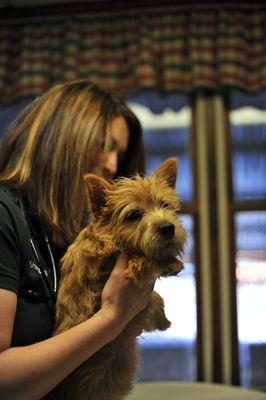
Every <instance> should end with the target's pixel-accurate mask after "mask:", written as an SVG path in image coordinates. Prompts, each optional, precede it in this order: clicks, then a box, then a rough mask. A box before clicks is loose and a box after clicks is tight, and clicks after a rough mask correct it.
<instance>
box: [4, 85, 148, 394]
mask: <svg viewBox="0 0 266 400" xmlns="http://www.w3.org/2000/svg"><path fill="white" fill-rule="evenodd" d="M143 164H144V161H143V144H142V133H141V127H140V124H139V122H138V120H137V118H136V117H135V116H134V114H133V113H132V112H131V111H130V110H129V109H128V107H127V106H126V105H125V103H124V102H123V101H122V100H121V99H120V98H119V97H117V96H114V95H112V94H109V93H108V92H106V91H104V90H102V89H101V88H99V87H98V86H96V85H94V84H93V83H91V82H88V81H86V80H81V81H76V82H71V83H67V84H62V85H57V86H55V87H54V88H52V89H51V90H49V91H48V92H47V93H46V94H44V95H43V96H41V97H40V98H39V99H37V100H36V101H35V102H33V103H32V104H31V105H30V106H29V107H28V108H27V109H26V110H25V111H24V112H23V113H22V115H21V116H20V117H19V118H18V120H17V121H16V122H15V124H14V125H13V126H12V127H11V128H10V130H9V132H8V133H7V134H6V135H5V137H4V139H3V141H2V144H1V147H0V184H1V189H0V327H1V329H0V396H1V399H2V400H4V399H9V400H11V399H12V400H15V399H19V400H23V399H27V400H30V399H40V398H42V397H43V396H45V395H46V394H47V393H48V392H49V391H50V390H51V389H52V388H54V387H55V386H56V385H57V384H58V383H59V382H60V381H61V380H63V379H64V378H65V377H66V376H67V375H68V374H69V373H70V372H72V371H73V370H74V369H75V368H76V367H77V366H79V365H80V364H81V363H82V362H84V361H85V360H86V359H87V358H89V357H90V356H91V355H92V354H94V353H95V352H96V351H97V350H99V349H100V348H101V347H102V346H104V345H105V344H107V343H108V342H110V341H111V340H112V339H113V338H115V337H116V336H117V335H118V334H119V333H120V332H121V330H122V329H123V328H124V327H125V326H126V324H127V323H128V322H129V321H130V320H131V319H132V318H133V317H134V316H135V315H136V314H137V313H138V312H140V311H141V310H142V309H143V308H144V307H145V306H146V304H147V302H148V301H149V298H150V293H151V291H152V287H153V282H147V284H146V286H145V288H144V289H142V290H140V289H139V288H137V287H136V286H135V285H134V284H133V283H132V282H130V281H128V280H127V279H126V278H125V276H124V268H125V266H126V263H127V259H126V256H124V255H121V256H120V257H119V258H118V260H117V262H116V264H115V267H114V270H113V272H112V274H111V276H110V278H109V280H108V281H107V283H106V285H105V288H104V290H103V293H102V307H101V309H100V310H99V312H97V313H96V314H95V315H94V316H93V317H92V318H91V319H89V320H88V321H86V322H84V323H82V324H80V325H78V326H76V327H74V328H72V329H70V330H69V331H67V332H64V333H62V334H59V335H57V336H55V337H52V332H53V328H54V315H55V314H54V303H55V298H56V292H57V288H58V281H59V279H60V277H59V275H60V270H59V260H60V258H61V256H62V254H63V253H64V251H65V250H66V248H67V246H68V245H69V244H70V243H71V242H72V241H73V239H74V238H75V236H76V235H77V233H78V232H79V231H80V230H81V229H82V228H84V226H85V225H86V224H87V223H88V221H89V215H88V212H87V207H86V195H85V191H84V187H83V180H82V177H83V175H84V174H85V173H87V172H91V171H93V172H95V173H96V174H99V175H102V176H105V177H106V178H114V177H115V176H116V175H131V174H132V173H134V172H135V171H138V172H142V171H143Z"/></svg>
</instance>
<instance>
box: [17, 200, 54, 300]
mask: <svg viewBox="0 0 266 400" xmlns="http://www.w3.org/2000/svg"><path fill="white" fill-rule="evenodd" d="M19 205H20V209H21V212H22V214H23V216H24V219H25V222H26V223H27V220H26V216H25V210H24V204H23V202H22V200H21V198H19ZM44 238H45V243H46V246H47V250H48V253H49V257H50V260H51V264H52V272H53V274H52V275H53V287H52V288H51V284H50V282H49V280H48V272H47V270H46V269H45V268H44V267H43V262H42V260H41V257H40V255H39V252H38V250H37V248H36V246H35V244H34V241H33V238H32V236H31V234H30V245H31V248H32V250H33V252H34V254H35V257H36V260H37V261H38V264H39V268H40V270H41V274H42V276H43V278H44V281H45V283H46V286H47V288H48V289H49V291H50V292H51V294H52V297H53V298H55V295H56V292H57V272H56V266H55V260H54V256H53V252H52V249H51V245H50V242H49V239H48V236H47V235H45V236H44Z"/></svg>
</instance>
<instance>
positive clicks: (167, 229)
mask: <svg viewBox="0 0 266 400" xmlns="http://www.w3.org/2000/svg"><path fill="white" fill-rule="evenodd" d="M158 231H159V233H160V234H161V235H162V236H163V237H164V238H165V239H172V237H173V236H174V234H175V226H174V224H172V223H171V222H162V223H161V224H160V225H159V226H158Z"/></svg>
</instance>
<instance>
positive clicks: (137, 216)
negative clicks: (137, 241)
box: [125, 210, 142, 221]
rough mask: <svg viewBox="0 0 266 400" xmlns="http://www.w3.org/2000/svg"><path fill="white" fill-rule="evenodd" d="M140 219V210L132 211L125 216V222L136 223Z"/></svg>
mask: <svg viewBox="0 0 266 400" xmlns="http://www.w3.org/2000/svg"><path fill="white" fill-rule="evenodd" d="M141 217H142V212H141V211H140V210H132V211H130V212H129V213H128V214H127V216H126V218H125V219H126V221H136V220H137V219H140V218H141Z"/></svg>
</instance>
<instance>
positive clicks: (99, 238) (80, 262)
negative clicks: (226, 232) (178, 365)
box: [47, 159, 185, 400]
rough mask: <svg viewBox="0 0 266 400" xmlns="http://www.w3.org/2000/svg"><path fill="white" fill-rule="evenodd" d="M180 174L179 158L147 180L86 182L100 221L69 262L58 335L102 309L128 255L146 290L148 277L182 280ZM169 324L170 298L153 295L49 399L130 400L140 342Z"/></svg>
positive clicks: (130, 274) (68, 256) (59, 302)
mask: <svg viewBox="0 0 266 400" xmlns="http://www.w3.org/2000/svg"><path fill="white" fill-rule="evenodd" d="M176 175H177V164H176V160H175V159H168V160H166V161H165V162H164V163H162V164H161V165H160V167H159V168H158V169H157V170H156V171H155V172H154V173H153V174H152V175H151V176H148V177H145V178H141V177H140V176H135V177H134V178H132V179H121V180H118V181H116V182H109V181H106V180H105V179H103V178H101V177H98V176H96V175H94V174H88V175H87V176H86V177H85V183H86V186H87V190H88V200H89V201H88V202H89V211H90V215H91V219H92V221H91V223H90V224H89V226H88V227H86V228H85V229H84V230H83V231H82V232H81V233H80V234H79V235H78V237H77V239H76V240H75V241H74V243H73V244H72V245H71V246H70V247H69V249H68V251H67V253H66V255H65V256H64V258H63V261H62V280H61V285H60V289H59V293H58V300H57V315H56V318H57V329H56V334H58V333H60V332H63V331H65V330H67V329H69V328H71V327H73V326H75V325H77V324H79V323H81V322H83V321H85V320H87V319H88V318H90V317H91V316H92V315H93V314H95V312H96V311H97V310H98V309H99V308H100V305H101V292H102V289H103V286H104V284H105V282H106V280H107V279H108V277H109V275H110V273H111V270H112V268H113V266H114V263H115V260H116V258H117V256H118V254H120V253H123V254H126V255H127V256H128V259H129V261H128V266H127V269H126V271H125V272H126V274H127V276H128V277H130V278H131V279H133V280H134V281H135V282H136V283H137V284H138V285H141V284H142V281H143V279H144V277H145V276H147V275H149V276H153V277H160V276H169V275H175V274H177V273H178V272H179V271H180V270H181V269H182V261H181V260H180V255H181V254H182V252H183V246H184V241H185V232H184V229H183V227H182V225H181V223H180V221H179V219H178V215H177V214H178V210H179V202H178V197H177V195H176V192H175V182H176ZM169 326H170V322H169V321H168V320H167V318H166V316H165V314H164V303H163V300H162V298H161V297H160V296H159V295H158V294H157V293H156V292H153V293H152V298H151V301H150V302H149V305H148V306H147V308H146V309H145V310H144V311H142V312H141V313H139V314H138V315H137V316H136V317H135V318H134V319H133V320H132V321H131V322H130V323H129V324H128V325H127V327H126V328H125V329H124V330H123V331H122V333H121V334H120V335H119V336H118V337H117V338H116V339H115V340H113V341H112V342H110V343H109V344H107V345H106V346H104V347H103V348H102V349H101V350H99V351H98V352H97V353H96V354H95V355H93V356H92V357H90V358H89V359H88V360H87V361H86V362H85V363H83V364H82V365H81V366H80V367H78V368H77V369H76V370H75V371H74V372H73V373H71V374H70V375H69V376H68V377H67V378H66V379H65V380H64V381H63V382H62V383H61V384H60V385H58V386H57V387H56V388H55V389H54V390H53V391H52V392H51V394H50V395H49V396H48V397H47V398H49V400H50V399H57V400H59V399H71V400H73V399H75V400H81V399H82V400H119V399H122V398H123V397H124V396H125V395H126V394H127V393H128V392H129V391H130V389H131V387H132V381H133V379H134V375H135V372H136V368H137V364H138V357H137V348H136V337H137V336H138V335H139V334H141V333H142V332H143V331H151V330H154V329H160V330H165V329H167V328H168V327H169Z"/></svg>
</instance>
